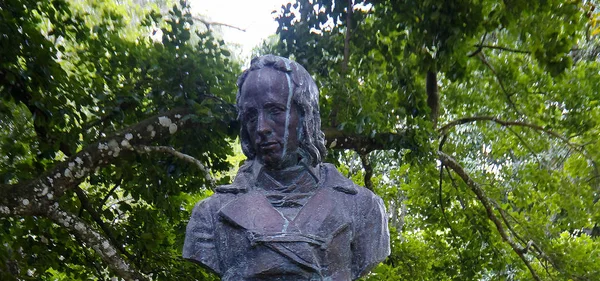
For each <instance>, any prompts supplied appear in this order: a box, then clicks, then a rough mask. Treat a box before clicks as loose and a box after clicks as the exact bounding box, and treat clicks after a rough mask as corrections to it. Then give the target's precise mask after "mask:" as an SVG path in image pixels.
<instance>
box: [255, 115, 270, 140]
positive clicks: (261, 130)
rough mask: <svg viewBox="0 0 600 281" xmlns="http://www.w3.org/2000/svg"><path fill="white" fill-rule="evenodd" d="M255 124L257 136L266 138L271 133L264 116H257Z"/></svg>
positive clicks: (267, 120)
mask: <svg viewBox="0 0 600 281" xmlns="http://www.w3.org/2000/svg"><path fill="white" fill-rule="evenodd" d="M256 122H257V123H256V132H257V133H258V134H259V135H261V136H268V135H270V134H271V133H272V132H273V129H272V128H271V124H270V123H269V119H268V118H267V117H266V116H265V115H264V114H259V115H258V120H256Z"/></svg>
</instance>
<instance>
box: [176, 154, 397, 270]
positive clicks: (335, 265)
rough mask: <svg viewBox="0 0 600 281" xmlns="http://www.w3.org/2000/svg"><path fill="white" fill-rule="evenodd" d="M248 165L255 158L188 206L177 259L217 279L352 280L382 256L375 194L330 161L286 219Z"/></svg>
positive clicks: (382, 229) (385, 246)
mask: <svg viewBox="0 0 600 281" xmlns="http://www.w3.org/2000/svg"><path fill="white" fill-rule="evenodd" d="M253 166H260V164H258V163H250V164H249V165H247V166H246V167H243V168H241V169H240V172H239V173H238V175H237V177H236V179H235V181H234V182H233V184H231V185H227V186H221V187H219V188H218V189H217V190H216V194H214V195H213V196H211V197H210V198H208V199H205V200H203V201H201V202H199V203H198V204H197V205H196V206H195V208H194V210H193V213H192V218H191V219H190V222H189V224H188V229H187V233H188V236H186V240H185V246H184V252H183V256H184V258H187V259H190V260H193V261H195V262H198V263H200V264H202V265H204V266H206V267H208V268H209V269H211V270H212V271H214V272H216V273H217V274H218V275H219V276H221V277H222V280H224V281H229V280H231V281H233V280H240V281H242V280H292V281H293V280H354V279H357V278H358V277H359V276H362V275H363V274H365V273H367V272H368V271H369V270H370V269H371V268H372V267H373V266H375V265H377V264H378V263H379V262H381V261H382V260H383V259H385V257H386V256H387V255H388V254H389V250H390V249H389V236H388V229H387V218H386V216H385V210H384V205H383V202H382V200H381V198H379V197H377V196H376V195H375V194H373V193H372V192H371V191H370V190H368V189H366V188H363V187H360V186H357V185H355V184H354V183H352V181H350V180H349V179H347V178H346V177H344V176H342V175H341V174H340V173H339V172H338V171H337V170H336V169H335V167H334V166H333V165H331V164H321V165H319V166H318V169H317V171H316V172H317V173H318V177H319V182H318V183H317V184H316V189H315V193H314V195H312V196H311V197H310V198H309V199H308V200H307V202H306V203H305V204H304V206H303V207H302V208H301V209H300V211H299V213H298V214H297V216H296V217H295V218H294V219H292V220H290V219H288V218H286V217H285V216H284V215H283V214H282V213H280V212H279V211H278V210H277V209H275V208H274V207H273V205H272V204H271V202H270V201H269V200H268V199H267V197H266V195H265V193H264V192H263V191H264V190H263V189H262V188H260V187H257V184H258V183H260V178H261V177H260V175H259V176H258V179H256V180H253V176H252V174H253V172H252V171H253V170H255V169H257V167H253ZM253 168H254V169H253ZM258 168H260V167H258ZM259 174H260V172H259ZM190 234H191V235H190Z"/></svg>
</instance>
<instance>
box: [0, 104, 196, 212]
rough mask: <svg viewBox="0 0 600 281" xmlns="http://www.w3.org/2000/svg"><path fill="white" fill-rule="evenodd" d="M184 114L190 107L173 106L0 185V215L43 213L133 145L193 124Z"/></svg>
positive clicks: (186, 113)
mask: <svg viewBox="0 0 600 281" xmlns="http://www.w3.org/2000/svg"><path fill="white" fill-rule="evenodd" d="M188 114H193V110H191V109H189V108H177V109H173V110H170V111H168V112H165V113H162V114H159V115H155V116H153V117H150V118H148V119H145V120H143V121H141V122H139V123H137V124H135V125H132V126H130V127H127V128H125V129H123V130H121V131H119V132H117V133H115V134H113V135H112V136H110V137H107V138H104V139H103V140H101V141H98V142H95V143H92V144H89V145H88V146H86V147H85V148H84V149H82V150H81V151H80V152H78V153H77V154H75V155H73V156H71V157H69V158H68V159H67V160H65V161H62V162H60V163H58V164H56V165H55V166H54V167H53V168H51V169H49V170H47V171H46V172H45V173H44V174H42V175H41V176H39V177H37V178H35V179H32V180H29V181H27V182H23V183H17V184H13V185H2V186H0V217H3V216H10V215H36V214H44V212H45V210H47V209H48V208H49V206H51V205H52V204H53V202H55V201H56V200H57V199H58V198H60V197H61V196H62V195H63V194H64V193H65V192H66V191H68V190H71V189H73V188H75V187H76V186H78V185H79V184H80V183H81V182H83V181H84V180H85V179H86V178H87V177H88V176H89V174H90V173H92V172H93V171H94V170H95V169H97V168H100V167H104V166H106V165H108V164H109V163H110V162H112V161H113V159H114V158H117V157H119V156H120V155H123V154H127V153H131V152H132V151H133V147H132V146H133V145H140V144H146V143H150V142H153V141H157V140H159V139H162V138H165V137H168V136H170V135H172V134H174V133H176V132H177V131H178V130H182V129H186V128H189V127H191V126H193V125H194V123H193V122H192V121H191V120H190V119H188V118H184V117H185V116H186V115H188Z"/></svg>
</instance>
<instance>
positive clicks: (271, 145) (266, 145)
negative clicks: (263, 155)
mask: <svg viewBox="0 0 600 281" xmlns="http://www.w3.org/2000/svg"><path fill="white" fill-rule="evenodd" d="M279 146H280V145H279V142H276V141H266V142H261V143H260V144H259V145H258V147H260V150H262V151H263V152H267V153H271V152H274V150H276V149H277V148H278V147H279Z"/></svg>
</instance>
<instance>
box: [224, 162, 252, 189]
mask: <svg viewBox="0 0 600 281" xmlns="http://www.w3.org/2000/svg"><path fill="white" fill-rule="evenodd" d="M253 164H254V162H253V161H247V162H246V163H244V165H242V166H241V167H240V169H239V170H238V173H237V175H236V176H235V179H234V180H233V182H232V183H231V184H225V185H220V186H218V187H217V188H216V189H215V192H216V193H233V194H238V193H245V192H247V191H248V188H249V187H250V186H251V185H252V184H253V179H252V178H253V177H252V174H253V173H252V169H253Z"/></svg>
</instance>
